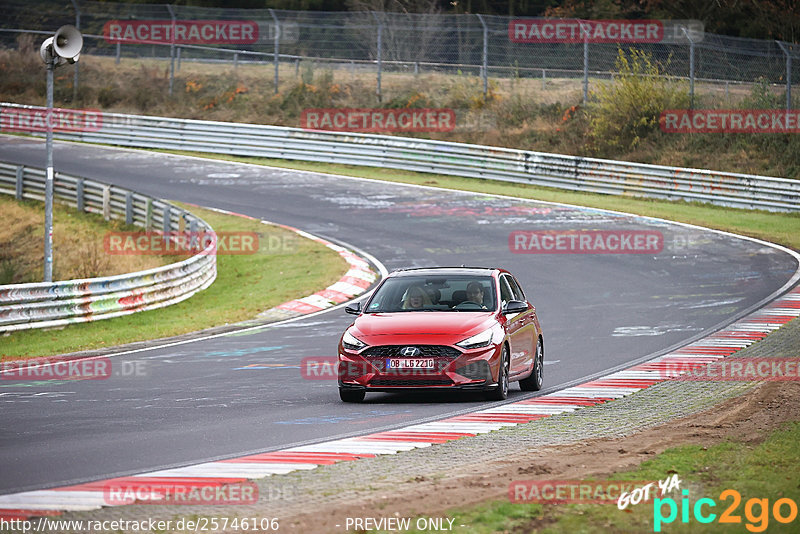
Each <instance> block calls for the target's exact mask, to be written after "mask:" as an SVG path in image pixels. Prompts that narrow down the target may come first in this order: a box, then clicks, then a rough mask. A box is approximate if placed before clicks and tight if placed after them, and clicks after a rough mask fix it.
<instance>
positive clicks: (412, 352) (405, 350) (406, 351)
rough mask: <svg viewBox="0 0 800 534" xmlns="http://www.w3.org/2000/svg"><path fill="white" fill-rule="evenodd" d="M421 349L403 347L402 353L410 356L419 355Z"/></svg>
mask: <svg viewBox="0 0 800 534" xmlns="http://www.w3.org/2000/svg"><path fill="white" fill-rule="evenodd" d="M420 352H421V351H420V350H419V349H418V348H417V347H403V348H402V349H400V355H401V356H405V357H407V358H410V357H412V356H419V355H420Z"/></svg>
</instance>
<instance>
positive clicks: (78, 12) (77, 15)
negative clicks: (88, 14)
mask: <svg viewBox="0 0 800 534" xmlns="http://www.w3.org/2000/svg"><path fill="white" fill-rule="evenodd" d="M70 1H71V2H72V7H74V8H75V29H76V30H78V31H80V29H81V10H80V8H79V7H78V3H77V2H76V1H75V0H70ZM80 64H81V62H80V61H76V62H75V65H74V68H75V78H74V79H73V81H72V102H73V103H74V102H75V101H77V100H78V81H79V79H80V75H79V74H78V73H79V69H80Z"/></svg>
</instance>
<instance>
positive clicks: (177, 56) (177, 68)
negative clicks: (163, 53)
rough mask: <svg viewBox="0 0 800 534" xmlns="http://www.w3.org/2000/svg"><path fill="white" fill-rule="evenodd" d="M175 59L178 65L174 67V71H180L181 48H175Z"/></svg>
mask: <svg viewBox="0 0 800 534" xmlns="http://www.w3.org/2000/svg"><path fill="white" fill-rule="evenodd" d="M175 59H176V60H177V63H178V65H177V66H176V67H175V70H177V71H179V72H180V70H181V47H180V46H179V47H177V48H176V50H175Z"/></svg>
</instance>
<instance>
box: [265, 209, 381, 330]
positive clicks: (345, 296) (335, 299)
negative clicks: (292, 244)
mask: <svg viewBox="0 0 800 534" xmlns="http://www.w3.org/2000/svg"><path fill="white" fill-rule="evenodd" d="M276 226H280V227H281V228H286V229H287V230H291V231H292V232H295V233H297V234H298V235H300V236H302V237H305V238H307V239H310V240H312V241H316V242H317V243H321V244H323V245H325V246H326V247H328V248H329V249H331V250H333V251H335V252H337V253H338V254H339V256H341V257H342V258H343V259H344V261H346V262H347V263H348V265H350V269H349V270H348V271H347V272H346V273H345V274H344V276H343V277H342V278H340V279H339V280H338V281H337V282H336V283H335V284H333V285H330V286H328V287H327V288H325V289H323V290H322V291H317V292H316V293H314V294H313V295H309V296H307V297H303V298H301V299H297V300H290V301H289V302H284V303H283V304H280V305H278V306H276V308H277V309H278V310H284V311H287V312H294V313H297V314H301V315H305V314H307V313H314V312H318V311H321V310H324V309H326V308H330V307H331V306H335V305H337V304H341V303H342V302H346V301H348V300H350V299H352V298H353V297H356V296H358V295H361V294H362V293H364V292H365V291H366V290H367V288H369V286H371V285H372V284H373V283H375V280H377V275H376V274H375V272H374V271H373V270H372V269H371V268H370V266H369V263H367V262H366V261H364V260H363V259H362V258H359V257H358V256H356V255H355V254H353V253H352V252H350V251H349V250H347V249H346V248H344V247H340V246H339V245H335V244H333V243H331V242H330V241H326V240H325V239H322V238H320V237H317V236H315V235H312V234H309V233H307V232H304V231H302V230H298V229H297V228H292V227H291V226H285V225H282V224H279V225H276Z"/></svg>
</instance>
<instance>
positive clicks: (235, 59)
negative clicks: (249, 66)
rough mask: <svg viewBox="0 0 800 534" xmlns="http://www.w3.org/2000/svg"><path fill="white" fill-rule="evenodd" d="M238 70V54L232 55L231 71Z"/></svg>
mask: <svg viewBox="0 0 800 534" xmlns="http://www.w3.org/2000/svg"><path fill="white" fill-rule="evenodd" d="M238 68H239V52H234V53H233V70H236V69H238Z"/></svg>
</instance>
